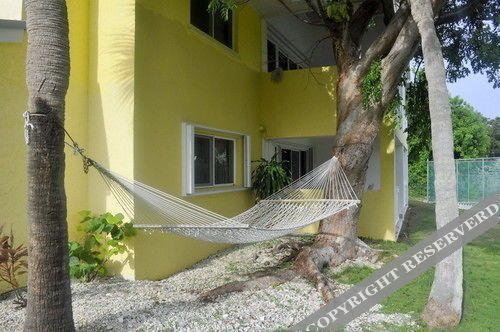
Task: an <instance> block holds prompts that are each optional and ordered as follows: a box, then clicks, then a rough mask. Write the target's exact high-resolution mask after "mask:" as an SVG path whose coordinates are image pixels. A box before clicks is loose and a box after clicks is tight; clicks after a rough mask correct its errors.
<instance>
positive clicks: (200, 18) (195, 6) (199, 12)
mask: <svg viewBox="0 0 500 332" xmlns="http://www.w3.org/2000/svg"><path fill="white" fill-rule="evenodd" d="M209 1H210V0H191V24H192V25H194V26H195V27H197V28H198V29H200V30H201V31H203V32H205V33H207V34H211V33H210V32H211V31H210V30H211V29H210V16H211V14H210V13H209V12H208V3H209Z"/></svg>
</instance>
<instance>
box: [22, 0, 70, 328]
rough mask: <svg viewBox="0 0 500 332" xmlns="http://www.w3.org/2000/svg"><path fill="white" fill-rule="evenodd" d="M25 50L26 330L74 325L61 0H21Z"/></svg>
mask: <svg viewBox="0 0 500 332" xmlns="http://www.w3.org/2000/svg"><path fill="white" fill-rule="evenodd" d="M25 9H26V23H27V32H28V51H27V64H26V66H27V67H26V83H27V87H28V112H30V114H31V115H29V123H30V125H29V126H28V128H27V134H28V139H29V140H28V154H27V172H28V206H27V209H28V236H29V244H28V266H29V271H28V305H27V308H26V319H25V324H24V329H25V330H26V331H72V330H74V323H73V314H72V308H71V288H70V280H69V273H68V250H67V244H68V234H67V222H66V195H65V189H64V168H65V155H64V130H63V127H62V125H63V123H64V98H65V95H66V91H67V89H68V81H69V67H70V66H69V40H68V17H67V9H66V2H65V0H26V1H25Z"/></svg>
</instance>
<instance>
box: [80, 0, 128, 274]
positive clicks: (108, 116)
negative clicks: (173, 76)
mask: <svg viewBox="0 0 500 332" xmlns="http://www.w3.org/2000/svg"><path fill="white" fill-rule="evenodd" d="M89 12H90V20H89V66H88V72H89V107H88V136H89V139H88V145H87V146H88V153H89V155H91V156H92V157H93V158H94V159H95V160H97V161H99V162H100V163H101V164H103V165H104V166H105V167H108V168H109V169H112V170H114V171H115V172H118V173H120V174H122V175H123V176H126V177H128V178H130V179H133V178H134V47H135V1H134V0H90V6H89ZM88 197H89V198H88V199H89V207H88V208H89V209H90V210H92V211H93V212H95V213H103V212H112V213H117V212H120V211H121V208H120V206H119V204H118V203H117V202H116V200H115V199H114V197H113V196H112V195H111V194H110V191H109V190H108V188H107V187H106V186H105V184H104V183H103V181H102V179H101V178H100V176H99V175H98V174H97V173H96V172H95V171H94V170H91V171H90V173H89V191H88ZM129 244H130V251H129V252H128V253H126V254H124V255H122V257H119V258H117V259H116V262H112V263H111V264H110V266H109V267H110V270H111V272H113V273H120V274H122V275H123V276H124V277H126V278H130V279H133V278H134V266H133V264H134V260H133V239H132V240H131V243H129ZM123 262H125V264H122V263H123Z"/></svg>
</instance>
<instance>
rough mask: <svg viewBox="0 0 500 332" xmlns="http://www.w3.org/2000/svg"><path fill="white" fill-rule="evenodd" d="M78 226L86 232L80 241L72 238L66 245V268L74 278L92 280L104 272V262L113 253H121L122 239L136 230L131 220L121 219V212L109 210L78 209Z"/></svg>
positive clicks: (122, 250) (124, 248)
mask: <svg viewBox="0 0 500 332" xmlns="http://www.w3.org/2000/svg"><path fill="white" fill-rule="evenodd" d="M80 215H81V216H82V221H81V224H82V225H81V227H79V229H80V230H82V231H83V232H84V233H85V236H84V238H83V243H79V242H76V241H71V242H69V244H68V249H69V271H70V275H71V277H73V278H77V279H80V280H82V281H92V280H94V279H95V278H96V277H97V276H104V275H106V273H107V271H106V267H105V264H106V262H107V261H108V260H109V259H110V258H112V257H113V256H115V255H118V254H121V253H124V252H125V251H126V249H127V248H126V246H125V244H124V243H123V240H124V239H126V238H128V237H131V236H133V235H134V234H135V230H134V228H133V224H132V222H124V216H123V215H122V214H121V213H118V214H115V215H113V214H111V213H109V212H107V213H104V214H101V215H93V214H92V213H91V212H90V211H81V212H80Z"/></svg>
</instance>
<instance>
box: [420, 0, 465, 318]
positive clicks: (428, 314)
mask: <svg viewBox="0 0 500 332" xmlns="http://www.w3.org/2000/svg"><path fill="white" fill-rule="evenodd" d="M410 4H411V13H412V16H413V18H414V19H415V21H416V23H417V27H418V31H419V32H420V37H421V39H422V53H423V57H424V61H425V75H426V77H427V79H428V84H429V88H428V96H429V112H430V116H431V132H432V155H433V157H434V168H435V172H436V177H435V188H436V208H435V209H436V225H437V228H438V229H439V228H441V227H443V226H444V225H446V224H447V223H448V222H450V221H451V220H453V219H454V218H456V217H458V200H457V190H456V188H457V183H456V177H455V160H454V157H453V131H452V123H451V108H450V100H449V93H448V89H447V87H446V70H445V66H444V59H443V53H442V52H441V44H440V42H439V39H438V36H437V34H436V29H435V26H434V13H433V11H432V6H431V3H430V0H410ZM462 280H463V272H462V249H459V250H457V251H455V252H454V253H452V254H451V255H450V256H448V257H447V258H445V259H444V260H442V261H441V262H439V263H438V264H437V265H436V271H435V273H434V282H433V283H432V288H431V293H430V295H429V301H428V302H427V305H426V307H425V309H424V312H423V314H422V318H423V319H424V320H425V321H426V322H427V323H428V325H429V326H430V327H450V326H456V325H458V323H459V322H460V318H461V317H462V297H463V289H462Z"/></svg>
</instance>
